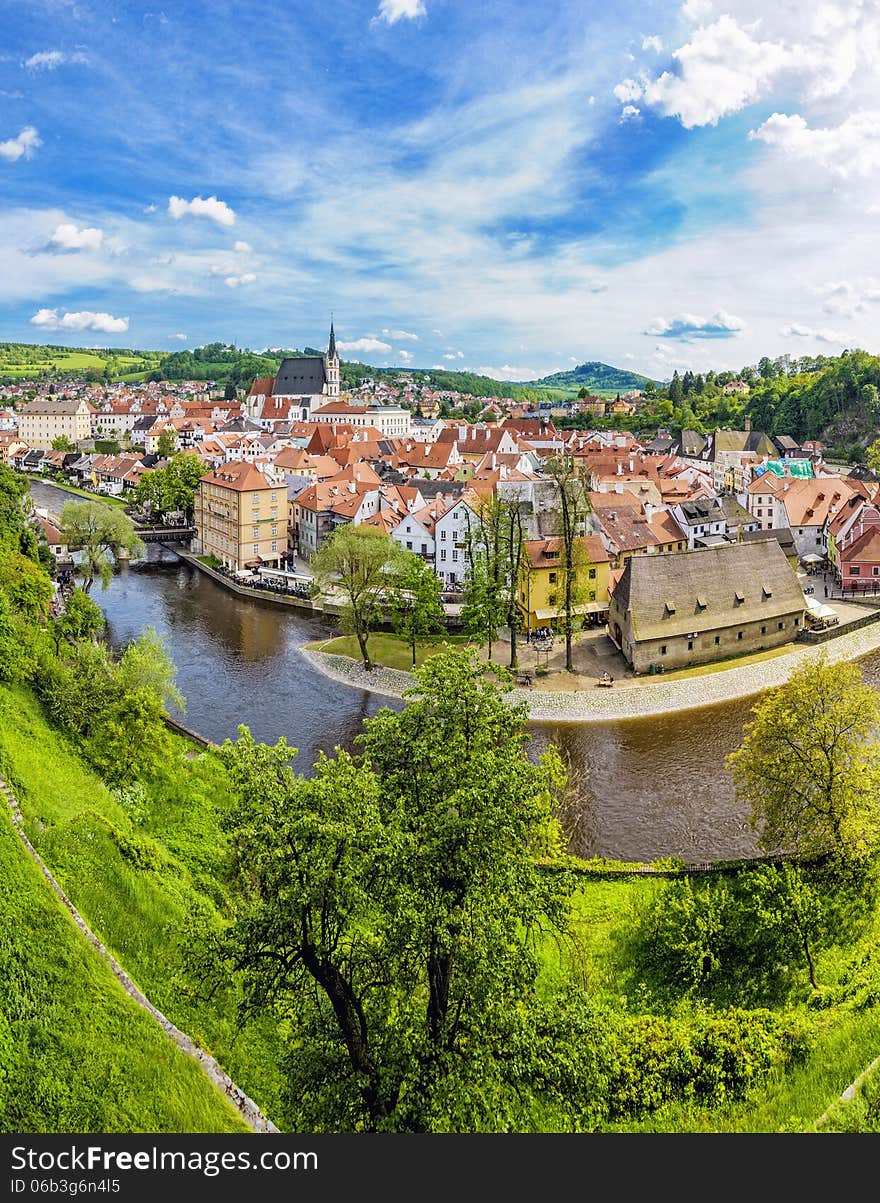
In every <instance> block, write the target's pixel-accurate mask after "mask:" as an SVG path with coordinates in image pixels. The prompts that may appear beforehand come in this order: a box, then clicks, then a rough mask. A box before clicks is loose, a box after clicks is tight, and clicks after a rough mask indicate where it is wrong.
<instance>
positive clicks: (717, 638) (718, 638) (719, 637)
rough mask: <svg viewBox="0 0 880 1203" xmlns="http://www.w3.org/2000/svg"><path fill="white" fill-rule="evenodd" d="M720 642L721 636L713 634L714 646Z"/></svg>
mask: <svg viewBox="0 0 880 1203" xmlns="http://www.w3.org/2000/svg"><path fill="white" fill-rule="evenodd" d="M720 643H721V636H720V635H716V636H715V646H716V647H718V645H719V644H720Z"/></svg>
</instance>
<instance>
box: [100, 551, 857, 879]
mask: <svg viewBox="0 0 880 1203" xmlns="http://www.w3.org/2000/svg"><path fill="white" fill-rule="evenodd" d="M94 596H95V600H96V601H98V602H99V603H100V604H101V605H102V606H103V607H104V609H105V611H106V613H107V617H108V631H109V637H110V640H111V642H112V643H113V644H114V646H117V647H118V646H121V645H124V644H125V643H126V642H128V640H129V639H132V638H134V637H136V636H137V635H138V634H139V633H140V632H141V631H142V630H143V628H144V627H145V626H147V625H148V624H149V625H152V626H153V627H155V628H156V630H157V631H159V632H160V633H161V634H163V635H164V636H165V637H166V639H167V641H168V647H169V651H170V652H171V655H172V657H173V658H174V661H175V663H176V664H177V668H178V684H179V687H180V689H181V692H182V693H183V695H184V697H185V698H186V700H187V711H186V716H185V721H186V722H187V723H188V724H189V725H190V726H191V727H193V728H194V729H195V730H197V731H200V732H202V733H203V734H205V735H207V736H208V737H209V738H211V739H213V740H216V741H221V740H223V739H224V738H226V737H227V736H229V737H232V738H234V737H235V734H236V730H237V727H238V724H239V723H242V722H243V723H246V724H247V725H248V726H249V727H250V728H251V730H252V732H253V734H254V736H255V737H256V738H257V739H260V740H263V741H266V742H269V743H272V742H274V741H275V740H276V739H278V738H279V736H282V735H283V736H285V737H286V738H287V739H288V741H289V742H290V743H291V744H293V746H295V747H297V748H299V749H300V755H299V759H298V767H299V768H300V771H308V770H309V769H310V768H311V766H312V764H313V763H314V760H315V758H316V756H317V753H318V751H319V749H321V748H325V749H328V750H331V749H332V748H333V747H334V746H335V745H339V746H341V747H346V748H347V747H351V745H352V741H353V739H354V737H355V736H356V735H357V734H358V733H359V731H360V729H361V723H362V721H363V719H364V718H366V717H368V716H371V715H373V714H375V713H376V711H377V710H378V709H379V708H380V707H381V706H385V705H391V706H395V707H398V706H399V705H400V703H398V702H397V701H395V700H394V699H386V698H379V697H374V696H373V695H371V694H368V693H365V692H364V691H362V690H356V689H352V688H350V687H348V686H344V685H339V684H337V683H336V682H334V681H330V680H329V679H328V678H326V677H324V676H322V675H321V674H320V673H318V672H316V671H315V670H314V669H313V668H312V667H311V665H310V664H309V663H308V662H307V661H306V660H304V659H303V658H302V657H301V656H300V655H299V654H298V653H297V650H296V649H297V647H298V646H300V645H301V644H302V643H305V642H307V641H308V640H311V639H317V638H320V637H322V636H325V635H329V634H332V629H331V628H329V627H328V626H327V624H326V622H325V621H324V620H322V619H320V618H315V617H313V616H311V615H307V614H305V613H302V612H300V611H297V610H292V609H282V608H280V607H278V606H273V605H271V604H268V603H261V602H257V601H252V600H245V599H244V598H241V597H239V596H238V595H237V594H234V593H231V592H229V591H228V590H225V589H223V588H222V587H221V586H219V585H217V584H216V583H215V582H214V581H212V580H211V579H210V578H209V577H207V576H205V575H204V574H203V573H199V572H197V571H196V570H194V569H192V568H190V567H188V566H186V565H181V564H179V563H178V564H177V565H176V566H174V567H168V568H147V569H144V570H138V569H129V570H126V571H123V572H122V573H120V574H119V575H118V576H116V577H115V578H114V579H113V581H112V583H111V585H110V587H109V588H108V589H107V591H106V592H103V593H102V592H101V591H100V589H98V588H96V590H95V593H94ZM862 669H863V671H864V673H865V677H866V679H867V680H868V681H869V682H870V683H871V684H873V685H877V684H878V682H880V654H874V655H872V656H870V657H868V658H866V660H864V661H863V662H862ZM750 711H751V703H750V702H749V701H732V702H727V703H723V704H721V705H717V706H711V707H706V708H704V709H702V710H695V711H690V712H687V713H684V714H677V715H669V716H667V717H665V718H660V719H658V718H651V719H635V720H632V719H631V720H626V721H620V722H612V723H588V724H565V723H541V724H535V725H534V726H533V728H532V734H533V749H534V751H535V753H536V754H537V753H538V752H540V750H541V748H543V747H544V746H546V743H547V741H548V740H554V741H555V742H556V743H557V744H558V745H559V746H560V747H561V749H562V750H563V752H564V753H565V754H566V755H567V756H568V757H569V758H570V761H571V763H572V765H573V766H574V767H575V768H576V770H577V772H578V775H579V777H580V779H581V787H580V790H581V795H582V812H581V818H580V820H579V822H578V823H577V831H576V833H575V836H574V838H573V845H572V850H573V851H575V852H577V853H579V854H580V855H582V856H607V857H613V858H619V859H623V860H655V859H658V858H660V857H665V856H679V857H682V858H683V859H684V860H687V861H701V860H716V859H724V858H732V857H739V856H752V855H755V854H756V853H757V844H756V841H755V835H754V833H753V832H752V831H751V828H750V827H749V825H748V822H747V816H746V815H745V814H744V813H743V811H742V809H741V808H740V807H738V806H737V805H736V804H735V803H734V801H733V792H732V788H731V782H730V778H729V776H728V774H727V773H726V771H725V769H724V758H725V756H726V755H727V753H728V752H731V751H733V749H734V748H736V747H737V746H738V745H739V742H740V740H741V738H742V729H743V725H744V724H745V723H746V722H747V721H748V719H749V717H750Z"/></svg>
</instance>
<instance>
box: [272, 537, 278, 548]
mask: <svg viewBox="0 0 880 1203" xmlns="http://www.w3.org/2000/svg"><path fill="white" fill-rule="evenodd" d="M272 550H273V551H277V550H278V544H277V543H276V542H275V540H274V539H273V540H272Z"/></svg>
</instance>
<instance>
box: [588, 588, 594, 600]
mask: <svg viewBox="0 0 880 1203" xmlns="http://www.w3.org/2000/svg"><path fill="white" fill-rule="evenodd" d="M595 600H596V590H595V589H591V590H590V592H589V593H588V594H587V601H595Z"/></svg>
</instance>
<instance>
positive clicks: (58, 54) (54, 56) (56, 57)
mask: <svg viewBox="0 0 880 1203" xmlns="http://www.w3.org/2000/svg"><path fill="white" fill-rule="evenodd" d="M85 62H88V59H87V58H86V56H85V55H84V54H83V53H82V51H79V50H77V51H74V52H73V53H72V54H67V53H65V52H64V51H63V50H40V51H38V52H37V54H32V55H31V57H30V58H28V59H25V61H24V62H23V63H22V66H23V67H27V69H28V70H29V71H55V70H56V69H57V68H58V67H60V66H61V64H62V63H85Z"/></svg>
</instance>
